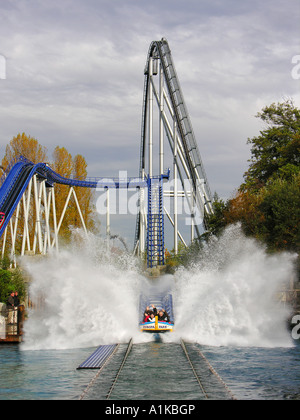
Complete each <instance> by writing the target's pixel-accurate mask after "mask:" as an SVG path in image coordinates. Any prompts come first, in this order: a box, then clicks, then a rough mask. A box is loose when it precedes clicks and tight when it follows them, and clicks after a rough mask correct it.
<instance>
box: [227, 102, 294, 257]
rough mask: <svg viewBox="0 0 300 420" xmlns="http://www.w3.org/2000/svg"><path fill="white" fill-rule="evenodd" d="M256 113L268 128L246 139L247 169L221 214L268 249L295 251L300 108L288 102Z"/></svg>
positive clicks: (228, 221)
mask: <svg viewBox="0 0 300 420" xmlns="http://www.w3.org/2000/svg"><path fill="white" fill-rule="evenodd" d="M257 116H258V117H260V118H261V119H262V120H263V121H264V122H266V123H267V124H268V127H267V128H266V129H265V130H263V131H261V132H260V136H258V137H253V138H252V139H248V143H251V144H252V149H251V154H252V158H251V160H250V162H251V163H250V167H249V170H248V171H247V172H246V173H245V175H244V177H245V183H244V184H242V185H241V186H240V188H239V191H238V193H237V195H236V196H235V197H234V198H233V199H232V200H230V201H229V206H228V209H225V212H224V216H225V218H226V220H227V223H234V222H237V221H240V222H241V223H242V226H243V229H244V231H245V233H246V234H248V235H252V236H255V237H256V238H259V239H261V240H263V241H264V242H265V243H266V244H267V245H268V247H269V249H271V250H276V249H287V250H295V251H299V249H300V240H299V235H300V232H299V219H300V217H299V216H300V214H299V208H300V111H299V109H297V108H295V107H294V105H293V103H292V101H286V102H284V103H282V104H277V105H275V104H272V105H271V106H269V107H265V108H264V109H263V111H262V112H261V113H258V114H257Z"/></svg>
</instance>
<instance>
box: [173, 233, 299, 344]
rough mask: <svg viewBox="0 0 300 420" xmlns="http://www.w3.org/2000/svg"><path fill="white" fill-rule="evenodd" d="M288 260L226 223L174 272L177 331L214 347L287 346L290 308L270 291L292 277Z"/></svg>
mask: <svg viewBox="0 0 300 420" xmlns="http://www.w3.org/2000/svg"><path fill="white" fill-rule="evenodd" d="M294 259H295V256H294V255H291V254H288V253H280V254H273V255H270V254H268V253H267V252H266V250H265V248H264V247H263V246H262V245H260V244H258V243H257V242H256V241H255V240H254V239H250V238H248V237H247V238H246V237H245V236H244V235H243V233H242V231H241V229H240V226H239V225H234V226H230V227H228V228H227V229H226V231H225V233H224V234H223V235H222V237H221V238H220V239H216V238H214V239H212V240H211V241H210V243H209V244H208V245H207V246H206V247H205V248H204V250H203V252H202V253H201V254H200V255H199V258H198V261H197V262H196V263H195V264H193V266H192V267H190V269H188V270H186V269H180V270H179V271H178V272H177V273H176V275H175V281H176V293H175V296H174V297H175V301H176V303H177V306H176V314H177V316H176V330H177V334H179V335H180V336H182V337H184V338H186V339H187V340H191V341H193V342H198V343H201V344H206V345H214V346H220V345H225V346H228V345H235V346H259V347H261V346H262V347H270V346H271V347H275V346H276V347H282V346H283V347H286V346H291V345H292V339H291V335H290V332H289V331H288V329H287V326H286V321H287V319H288V316H289V312H290V308H289V307H287V306H284V305H283V304H282V303H279V302H278V299H276V296H277V297H278V292H279V291H280V289H281V288H282V287H283V286H284V284H288V282H289V281H290V280H291V278H292V277H293V274H294Z"/></svg>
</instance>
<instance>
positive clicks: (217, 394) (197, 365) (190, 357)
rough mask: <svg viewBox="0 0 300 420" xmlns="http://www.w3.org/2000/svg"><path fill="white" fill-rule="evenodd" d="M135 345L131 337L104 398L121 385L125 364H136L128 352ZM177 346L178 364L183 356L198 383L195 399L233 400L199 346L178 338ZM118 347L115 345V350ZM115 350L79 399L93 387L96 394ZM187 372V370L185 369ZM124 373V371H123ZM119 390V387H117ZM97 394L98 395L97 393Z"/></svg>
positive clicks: (108, 397)
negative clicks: (179, 358)
mask: <svg viewBox="0 0 300 420" xmlns="http://www.w3.org/2000/svg"><path fill="white" fill-rule="evenodd" d="M134 346H135V345H133V343H132V339H131V340H130V341H129V343H128V345H127V349H126V351H125V353H124V354H123V357H122V358H121V363H120V365H119V367H118V369H117V371H116V374H115V375H114V378H113V380H112V383H111V386H110V389H109V391H108V393H107V394H106V396H105V398H106V399H107V400H108V399H110V398H111V397H113V391H114V389H115V388H116V387H117V385H119V387H120V386H121V387H122V385H121V383H120V384H118V381H119V379H120V377H121V374H122V372H123V368H124V366H125V365H126V364H128V366H129V370H131V369H133V370H134V366H132V368H131V365H130V363H134V365H135V364H136V360H134V362H132V360H130V357H129V356H130V354H131V351H132V349H133V347H134ZM178 347H181V348H182V353H181V356H180V357H183V359H182V360H180V365H181V366H183V365H184V358H185V359H186V361H187V362H188V364H189V366H190V368H191V371H192V373H193V375H194V378H195V380H196V383H197V384H198V387H199V397H198V398H197V399H205V400H209V399H231V400H235V399H236V398H235V396H234V395H233V393H232V392H231V390H230V389H229V388H228V386H227V385H226V383H225V382H224V381H223V380H222V378H221V377H220V375H219V374H218V373H217V372H216V370H215V369H214V368H213V367H212V366H211V364H210V363H209V361H208V360H207V358H206V357H205V356H204V354H203V353H202V352H201V350H200V349H199V347H198V346H197V347H195V346H194V345H193V344H190V343H186V342H184V340H183V339H181V340H180V344H179V345H178ZM117 348H118V347H116V350H117ZM116 350H115V351H114V353H113V354H112V355H111V356H110V357H109V359H108V360H107V361H106V362H105V364H104V365H103V366H102V367H101V369H100V370H99V372H97V374H96V376H95V377H94V378H93V379H92V380H91V381H90V383H89V384H88V386H87V387H86V389H85V390H84V392H83V393H82V394H81V396H80V397H79V399H81V400H82V399H89V391H90V390H92V388H93V392H94V394H93V395H98V394H97V381H96V380H97V379H98V378H99V376H100V374H101V373H102V372H103V369H104V368H105V367H107V369H109V363H108V362H109V360H111V358H112V357H113V356H114V355H115V354H116ZM187 372H188V371H187ZM124 375H126V373H124ZM157 375H158V376H159V371H158V372H157ZM187 375H188V377H190V375H189V374H188V373H187ZM123 383H125V384H126V386H127V381H126V379H125V380H123ZM143 385H144V386H145V385H146V386H147V384H145V383H143V384H141V385H140V386H141V387H142V386H143ZM168 386H169V388H170V389H171V388H172V383H171V382H170V383H168ZM119 390H120V388H119ZM196 394H197V392H196V393H195V395H196ZM98 396H99V395H98Z"/></svg>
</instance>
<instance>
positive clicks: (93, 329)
mask: <svg viewBox="0 0 300 420" xmlns="http://www.w3.org/2000/svg"><path fill="white" fill-rule="evenodd" d="M72 243H73V245H72V247H71V248H69V249H65V250H63V251H61V252H60V253H59V254H58V255H56V254H50V255H49V256H48V257H47V258H41V259H40V260H37V261H35V260H34V259H33V260H32V259H30V258H28V260H26V261H25V267H26V270H27V271H28V272H29V274H30V276H31V277H32V283H31V285H30V296H31V299H32V300H33V301H36V302H38V301H40V300H41V298H42V301H43V302H42V305H41V308H39V307H37V308H35V309H34V310H32V311H31V312H30V314H29V318H28V320H27V322H26V323H25V327H24V343H23V345H22V349H45V348H47V349H64V348H76V347H89V346H96V345H100V344H111V343H119V342H123V341H128V340H129V339H130V337H132V335H133V334H134V333H136V331H137V319H138V297H139V293H137V292H136V291H137V290H139V284H140V282H141V279H140V277H141V276H140V274H139V272H138V271H139V270H138V265H137V261H136V260H135V259H133V258H132V257H129V256H128V255H126V254H124V253H122V254H121V253H120V254H111V253H110V252H109V251H108V250H107V247H106V244H105V243H104V242H103V241H102V240H101V239H99V238H97V237H96V236H94V235H92V234H90V235H88V236H85V234H83V232H82V231H81V230H76V231H74V232H73V241H72Z"/></svg>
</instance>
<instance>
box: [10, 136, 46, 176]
mask: <svg viewBox="0 0 300 420" xmlns="http://www.w3.org/2000/svg"><path fill="white" fill-rule="evenodd" d="M18 156H24V157H26V158H27V159H28V160H30V161H31V162H33V163H39V162H46V161H47V160H48V158H47V149H46V148H45V147H43V146H42V145H40V144H39V142H38V141H37V139H35V138H34V137H31V136H28V135H26V134H25V133H22V134H20V133H19V134H17V136H15V137H13V139H12V140H11V141H10V142H9V144H8V145H7V146H6V149H5V156H4V158H3V159H2V167H3V169H4V170H5V169H6V168H7V166H8V165H9V163H10V162H11V161H12V160H13V159H14V158H15V157H18Z"/></svg>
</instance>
